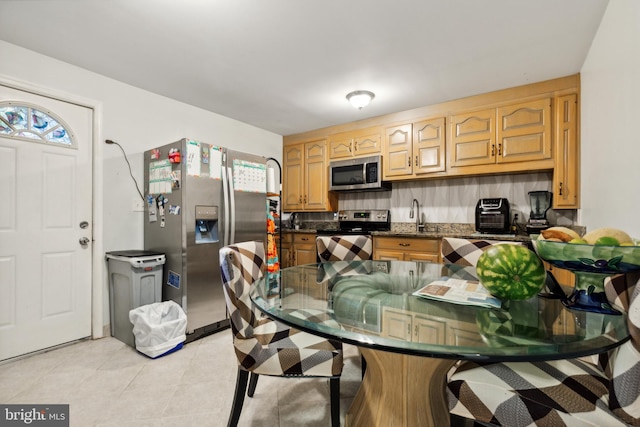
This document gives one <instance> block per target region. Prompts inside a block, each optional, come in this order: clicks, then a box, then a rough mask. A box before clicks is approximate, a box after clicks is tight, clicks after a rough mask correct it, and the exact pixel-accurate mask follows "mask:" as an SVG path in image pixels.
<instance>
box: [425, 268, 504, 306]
mask: <svg viewBox="0 0 640 427" xmlns="http://www.w3.org/2000/svg"><path fill="white" fill-rule="evenodd" d="M413 295H416V296H419V297H422V298H430V299H436V300H440V301H447V302H452V303H454V304H466V305H478V306H482V307H495V308H500V307H501V306H502V302H501V301H500V300H499V299H498V298H496V297H494V296H493V295H491V294H490V293H489V291H488V290H487V289H486V288H485V287H484V286H482V284H481V283H480V282H477V281H470V280H461V279H453V278H451V277H446V276H445V277H441V278H440V279H438V280H435V281H433V282H431V283H429V284H428V285H426V286H424V287H423V288H421V289H419V290H417V291H415V292H414V293H413Z"/></svg>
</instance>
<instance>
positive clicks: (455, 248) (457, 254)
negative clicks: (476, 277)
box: [441, 237, 523, 267]
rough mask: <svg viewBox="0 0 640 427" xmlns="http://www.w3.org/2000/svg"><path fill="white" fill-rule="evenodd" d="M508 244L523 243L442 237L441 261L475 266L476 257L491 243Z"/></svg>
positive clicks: (519, 243) (517, 243) (518, 243)
mask: <svg viewBox="0 0 640 427" xmlns="http://www.w3.org/2000/svg"><path fill="white" fill-rule="evenodd" d="M499 244H509V245H523V243H522V242H513V241H499V240H481V239H459V238H454V237H443V238H442V250H441V252H442V262H443V263H444V264H456V265H462V266H465V267H475V266H476V264H477V263H478V258H480V255H482V254H483V253H484V251H486V250H487V249H489V248H490V247H491V246H492V245H499Z"/></svg>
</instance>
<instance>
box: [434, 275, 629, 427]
mask: <svg viewBox="0 0 640 427" xmlns="http://www.w3.org/2000/svg"><path fill="white" fill-rule="evenodd" d="M605 292H606V294H607V298H608V299H609V301H610V302H611V303H613V304H615V305H617V306H618V307H620V308H623V309H624V310H626V311H627V313H628V318H627V321H628V326H629V330H630V332H631V340H630V341H627V342H626V343H624V344H623V345H622V346H620V347H617V348H615V349H613V350H612V351H610V352H608V353H605V354H602V355H600V358H599V363H597V364H593V363H588V362H587V361H585V360H584V359H570V360H555V361H550V362H506V363H486V364H477V363H475V362H464V363H462V364H461V365H459V366H458V367H457V368H456V370H455V372H454V373H453V375H452V376H451V377H450V379H449V382H448V384H447V397H448V400H449V411H450V413H451V414H454V415H456V416H459V417H462V418H466V419H471V420H475V421H480V422H481V423H489V424H490V425H498V426H500V425H503V426H510V427H511V426H513V427H519V426H532V425H535V426H554V427H555V426H564V425H569V426H572V425H579V426H594V427H595V426H607V427H609V426H625V425H633V426H640V380H639V377H640V298H638V294H639V293H640V274H637V273H635V274H628V275H627V276H624V275H620V276H615V277H613V278H608V279H606V280H605Z"/></svg>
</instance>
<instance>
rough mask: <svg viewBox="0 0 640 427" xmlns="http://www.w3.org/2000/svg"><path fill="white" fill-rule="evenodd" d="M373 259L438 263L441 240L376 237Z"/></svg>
mask: <svg viewBox="0 0 640 427" xmlns="http://www.w3.org/2000/svg"><path fill="white" fill-rule="evenodd" d="M373 259H374V260H381V261H384V260H397V261H432V262H438V261H439V260H440V239H429V238H423V237H385V236H374V237H373Z"/></svg>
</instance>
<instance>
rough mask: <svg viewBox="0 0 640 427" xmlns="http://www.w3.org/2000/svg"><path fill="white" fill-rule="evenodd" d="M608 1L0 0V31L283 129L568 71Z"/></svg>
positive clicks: (577, 64) (575, 68) (0, 35)
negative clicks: (363, 93) (362, 100)
mask: <svg viewBox="0 0 640 427" xmlns="http://www.w3.org/2000/svg"><path fill="white" fill-rule="evenodd" d="M607 2H608V0H393V1H392V0H377V1H376V0H315V1H314V0H171V1H170V0H66V1H64V0H39V1H34V0H0V39H2V40H5V41H7V42H10V43H13V44H16V45H19V46H22V47H25V48H28V49H31V50H34V51H36V52H39V53H42V54H45V55H48V56H51V57H54V58H57V59H60V60H62V61H65V62H68V63H71V64H75V65H77V66H79V67H82V68H85V69H87V70H91V71H94V72H96V73H99V74H102V75H105V76H108V77H111V78H113V79H116V80H120V81H122V82H126V83H128V84H131V85H133V86H137V87H140V88H144V89H146V90H149V91H151V92H155V93H158V94H161V95H165V96H167V97H170V98H173V99H176V100H179V101H183V102H185V103H188V104H192V105H195V106H198V107H201V108H203V109H206V110H210V111H213V112H216V113H219V114H222V115H224V116H227V117H231V118H234V119H237V120H240V121H242V122H245V123H250V124H252V125H255V126H257V127H259V128H263V129H266V130H270V131H272V132H275V133H277V134H280V135H289V134H293V133H299V132H303V131H307V130H312V129H317V128H321V127H325V126H331V125H335V124H340V123H346V122H351V121H355V120H360V119H364V118H368V117H374V116H378V115H382V114H387V113H392V112H396V111H403V110H408V109H412V108H416V107H421V106H425V105H430V104H434V103H438V102H442V101H447V100H452V99H457V98H461V97H465V96H470V95H474V94H478V93H484V92H489V91H493V90H497V89H502V88H507V87H512V86H518V85H521V84H527V83H532V82H537V81H542V80H547V79H551V78H555V77H561V76H566V75H570V74H574V73H577V72H579V71H580V68H581V66H582V64H583V62H584V59H585V56H586V54H587V52H588V50H589V46H590V45H591V41H592V40H593V37H594V36H595V33H596V31H597V28H598V25H599V23H600V20H601V18H602V16H603V14H604V11H605V9H606V6H607ZM2 60H3V61H4V60H7V58H2ZM359 89H365V90H370V91H373V92H374V93H375V94H376V98H375V99H374V100H373V102H372V103H371V104H370V105H369V106H367V107H366V108H364V109H363V110H360V111H359V110H356V109H354V108H353V107H351V106H350V105H349V104H348V103H347V101H346V99H345V95H346V94H347V93H348V92H350V91H353V90H359Z"/></svg>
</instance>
